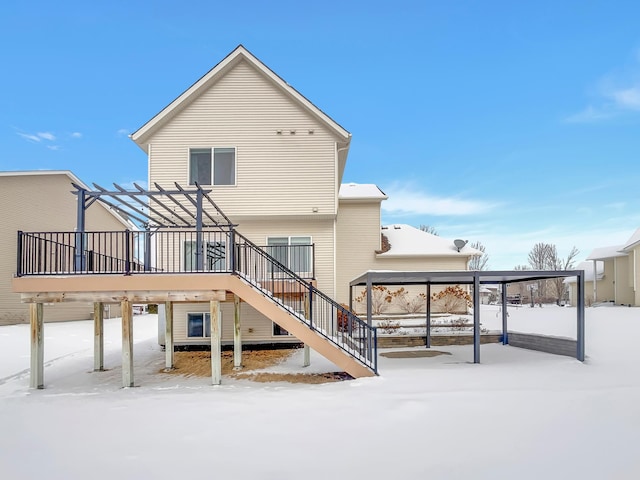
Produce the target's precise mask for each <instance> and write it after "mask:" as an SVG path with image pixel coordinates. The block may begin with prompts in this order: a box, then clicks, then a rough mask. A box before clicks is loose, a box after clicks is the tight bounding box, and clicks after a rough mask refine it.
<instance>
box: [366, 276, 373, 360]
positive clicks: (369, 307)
mask: <svg viewBox="0 0 640 480" xmlns="http://www.w3.org/2000/svg"><path fill="white" fill-rule="evenodd" d="M371 290H372V285H371V277H370V276H369V275H368V274H367V325H369V327H372V326H373V315H372V311H371V310H372V305H373V302H372V299H371V294H372V292H371ZM372 343H373V339H372V338H371V328H368V329H367V346H368V353H369V355H368V357H367V358H373V351H372V349H373V345H372Z"/></svg>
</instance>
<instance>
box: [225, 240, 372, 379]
mask: <svg viewBox="0 0 640 480" xmlns="http://www.w3.org/2000/svg"><path fill="white" fill-rule="evenodd" d="M233 270H234V272H235V273H236V274H237V275H239V276H240V277H241V278H243V279H244V280H245V281H247V282H248V283H249V284H251V285H252V286H253V287H255V288H257V289H258V290H260V291H262V293H263V294H264V295H266V296H268V297H270V298H272V299H273V300H274V301H275V302H277V303H278V304H280V305H281V306H282V307H283V308H284V309H285V310H287V311H289V313H290V314H292V315H294V316H295V317H296V318H298V319H299V320H301V321H302V322H304V323H305V324H307V326H309V328H311V329H312V330H314V331H315V332H317V333H319V334H320V335H322V336H323V337H324V338H326V339H327V340H329V341H330V342H332V343H333V344H335V345H336V346H338V347H339V348H340V349H342V350H344V351H345V352H347V353H349V354H350V355H351V356H353V357H354V358H356V359H358V360H359V361H360V362H362V363H363V364H365V365H366V366H367V367H369V368H371V369H372V370H373V371H374V372H376V373H377V358H378V355H377V331H376V328H375V327H373V326H371V325H368V324H367V323H366V322H365V321H363V320H362V319H360V318H358V317H357V316H356V315H354V314H353V313H352V312H351V311H350V310H349V309H348V308H346V307H345V306H343V305H340V304H339V303H337V302H336V301H335V300H333V299H332V298H330V297H329V296H327V295H325V294H324V293H322V292H321V291H320V290H318V289H317V288H316V287H314V286H313V284H311V283H310V282H307V281H306V280H305V279H303V278H302V277H300V276H299V275H298V274H296V273H295V272H293V271H292V270H290V269H289V268H288V267H287V266H285V265H284V264H282V263H280V262H279V261H278V260H276V259H275V258H273V257H272V256H271V255H269V254H268V253H267V252H266V251H265V250H263V249H262V248H260V247H258V246H257V245H255V244H254V243H253V242H251V241H250V240H248V239H247V238H245V237H244V236H242V235H241V234H239V233H238V232H235V255H234V265H233Z"/></svg>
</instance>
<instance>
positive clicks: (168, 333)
mask: <svg viewBox="0 0 640 480" xmlns="http://www.w3.org/2000/svg"><path fill="white" fill-rule="evenodd" d="M164 319H165V321H164V352H165V355H164V358H165V361H164V369H165V370H173V367H174V364H173V302H165V303H164Z"/></svg>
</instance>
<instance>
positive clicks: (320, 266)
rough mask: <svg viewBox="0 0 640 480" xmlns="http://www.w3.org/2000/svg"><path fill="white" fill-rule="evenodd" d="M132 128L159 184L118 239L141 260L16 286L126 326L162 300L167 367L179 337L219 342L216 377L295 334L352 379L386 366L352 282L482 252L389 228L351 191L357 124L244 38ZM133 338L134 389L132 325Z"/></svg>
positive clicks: (464, 260)
mask: <svg viewBox="0 0 640 480" xmlns="http://www.w3.org/2000/svg"><path fill="white" fill-rule="evenodd" d="M131 138H132V140H133V141H134V142H135V143H136V144H137V145H138V146H139V147H140V148H141V149H142V150H143V151H144V152H145V153H146V155H147V157H148V169H149V187H150V189H149V190H148V191H144V192H143V191H142V189H140V191H139V192H134V194H135V195H145V196H146V198H147V201H148V207H146V208H147V209H146V210H145V207H138V209H137V210H135V212H136V215H142V216H143V218H142V219H143V220H144V224H145V225H146V226H147V228H148V230H147V231H145V232H140V233H138V234H137V235H136V236H135V238H133V239H132V238H130V237H123V240H122V241H121V244H122V245H124V246H126V262H125V264H124V265H126V268H129V266H130V265H131V260H132V258H133V259H134V260H136V261H140V262H142V264H143V265H142V267H141V268H139V269H137V270H135V271H131V269H129V270H127V271H126V272H124V273H125V275H124V276H113V275H112V274H113V273H121V272H120V270H118V269H115V270H113V269H112V270H109V269H108V268H106V267H103V268H101V270H99V271H92V272H91V273H93V274H94V275H93V276H90V277H87V278H83V279H82V281H78V279H77V278H72V277H73V276H71V275H70V276H69V277H68V278H66V277H65V278H57V279H53V278H42V277H37V275H38V274H40V273H42V272H39V271H28V272H27V271H21V272H19V273H20V274H21V275H22V276H21V278H18V279H17V281H14V288H15V289H16V291H19V292H24V293H23V295H26V298H27V299H28V300H29V299H30V300H31V301H34V300H41V299H42V298H47V296H46V295H44V296H39V297H36V296H31V297H29V294H30V292H69V291H71V292H74V294H75V295H77V296H78V298H84V297H85V296H86V292H92V293H93V294H94V298H95V301H96V302H107V301H114V300H121V301H122V306H123V307H124V312H123V325H128V324H129V321H130V319H129V317H130V315H128V311H130V305H129V304H130V303H131V302H132V301H136V302H137V303H158V304H159V305H160V311H161V316H162V317H163V318H164V319H165V325H164V327H165V328H164V330H163V331H162V335H161V343H163V344H166V346H167V348H166V350H167V367H168V368H170V367H172V365H173V358H172V355H173V347H174V346H175V345H197V344H211V348H212V359H214V361H213V362H212V369H214V370H215V369H216V368H218V370H217V371H213V372H212V377H213V379H214V380H213V382H214V383H219V380H220V372H219V356H218V355H217V353H216V352H218V351H219V348H220V345H221V344H222V343H225V342H227V343H233V345H234V354H236V356H235V357H234V364H235V365H236V366H238V367H240V366H241V356H240V355H241V348H240V346H241V345H242V344H247V343H254V344H255V343H268V344H275V343H291V342H293V341H295V342H302V343H304V344H305V346H308V347H311V348H313V349H314V350H316V351H318V352H319V353H320V354H322V355H324V356H326V357H327V358H329V359H330V360H331V361H333V362H334V363H335V364H336V365H338V366H340V367H341V368H343V369H344V370H345V371H347V372H349V373H350V374H351V375H353V376H366V375H372V374H375V372H376V354H375V330H374V329H372V327H371V325H368V324H367V323H366V322H363V321H361V320H360V319H359V318H357V317H356V316H354V315H353V314H352V313H351V312H349V311H348V310H347V309H345V308H344V307H343V306H342V305H341V304H344V303H346V302H347V301H348V297H349V286H348V285H349V281H350V280H352V279H353V278H354V277H355V276H357V275H359V274H361V273H362V272H364V271H366V270H372V269H402V270H417V271H420V270H421V271H425V270H445V269H446V270H466V269H467V265H468V262H469V258H470V257H471V256H473V255H476V254H478V253H479V252H477V251H475V250H474V249H472V248H471V247H469V246H464V247H462V248H460V249H458V248H456V247H455V246H454V244H453V241H450V240H446V239H442V238H440V237H435V236H433V235H430V234H428V233H425V232H422V231H419V230H417V229H415V228H413V227H410V226H408V225H393V226H387V227H381V225H380V204H381V202H382V201H384V199H385V198H386V195H385V194H384V193H383V192H382V191H381V190H380V189H379V188H378V187H376V186H375V185H355V184H346V185H342V186H341V181H342V177H343V173H344V170H345V165H346V161H347V156H348V152H349V147H350V142H351V134H350V133H349V132H348V131H346V130H345V129H344V128H343V127H342V126H341V125H339V124H338V123H337V122H335V121H334V120H333V119H331V118H330V117H329V116H328V115H327V114H325V113H324V112H323V111H322V110H320V109H319V108H318V107H316V106H315V105H313V104H312V103H311V102H310V101H309V100H307V99H306V98H305V97H304V96H302V95H301V94H300V93H299V92H298V91H296V90H295V89H294V88H293V87H291V86H290V85H289V84H287V83H286V82H285V81H284V80H283V79H282V78H280V77H279V76H278V75H276V74H275V73H274V72H273V71H271V70H270V69H269V68H268V67H267V66H266V65H264V64H263V63H262V62H261V61H260V60H258V59H257V58H256V57H255V56H253V55H252V54H251V53H250V52H249V51H247V50H246V49H245V48H244V47H242V46H239V47H237V48H236V49H235V50H234V51H233V52H231V53H230V54H229V55H228V56H227V57H226V58H224V59H223V60H222V61H221V62H220V63H219V64H217V65H216V66H215V67H214V68H213V69H212V70H210V71H209V72H208V73H206V74H205V75H204V76H203V77H201V78H200V79H199V80H198V81H196V83H194V84H193V85H192V86H191V87H189V88H188V89H187V90H186V91H184V92H183V93H182V94H181V95H180V96H178V97H177V98H176V99H175V100H174V101H173V102H171V103H170V104H169V105H168V106H167V107H165V108H164V109H163V110H161V111H160V112H159V113H158V114H157V115H155V116H154V117H153V118H151V119H150V120H149V121H148V122H147V123H145V124H144V125H143V126H142V127H140V128H139V129H138V130H137V131H136V132H134V133H133V134H132V135H131ZM76 193H78V198H80V197H81V196H86V197H87V199H90V198H91V199H99V198H100V197H101V196H102V197H101V198H102V199H103V198H104V196H105V195H106V196H110V197H117V196H125V195H126V194H125V193H123V192H101V191H98V192H86V191H78V192H76ZM131 195H133V194H130V195H129V196H131ZM160 198H162V199H160ZM129 211H130V210H129ZM145 215H146V217H145ZM98 237H99V235H98ZM77 238H78V239H80V240H82V239H81V237H80V236H78V237H77ZM98 243H99V242H98ZM100 245H102V244H100ZM100 245H98V247H96V248H99V247H100ZM73 248H74V249H75V251H76V263H75V264H74V265H73V270H74V271H73V273H75V274H86V273H89V272H87V265H86V262H84V260H83V258H82V257H83V255H82V251H83V250H86V248H85V246H83V244H82V243H80V244H78V242H76V243H75V244H74V246H73ZM123 255H125V252H124V251H123V252H119V253H118V252H114V249H113V248H112V249H111V251H110V252H108V253H106V254H105V256H107V257H109V258H112V259H116V260H117V259H120V258H121V257H122V256H123ZM118 268H121V267H118ZM66 273H69V272H66ZM97 273H100V274H107V273H108V274H110V275H111V276H107V275H96V274H97ZM36 277H37V278H36ZM96 292H98V293H99V294H96ZM51 295H53V296H55V294H54V293H51ZM60 295H62V294H60ZM72 296H73V295H70V294H69V293H65V294H64V299H65V300H68V299H70V298H72ZM56 298H60V296H58V297H56ZM34 315H36V314H35V313H34ZM124 337H126V340H123V344H124V345H125V350H123V364H124V363H126V364H127V365H126V366H124V367H123V384H124V385H127V384H129V383H131V384H132V377H133V370H132V366H131V359H130V357H131V351H130V350H131V348H129V347H128V345H130V337H131V334H130V328H129V327H126V328H125V327H124V326H123V338H124ZM216 365H217V366H216ZM96 368H97V369H99V368H101V365H99V364H96Z"/></svg>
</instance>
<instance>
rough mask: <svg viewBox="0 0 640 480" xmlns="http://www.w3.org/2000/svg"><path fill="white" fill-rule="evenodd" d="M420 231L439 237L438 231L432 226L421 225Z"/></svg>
mask: <svg viewBox="0 0 640 480" xmlns="http://www.w3.org/2000/svg"><path fill="white" fill-rule="evenodd" d="M420 230H422V231H423V232H427V233H430V234H431V235H438V231H437V230H436V229H435V227H432V226H431V225H420Z"/></svg>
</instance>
